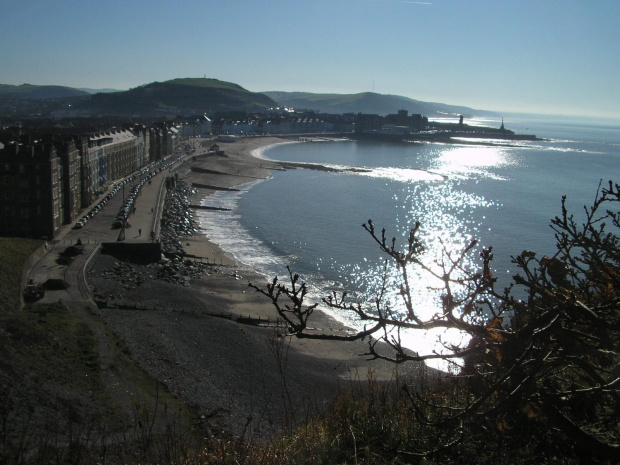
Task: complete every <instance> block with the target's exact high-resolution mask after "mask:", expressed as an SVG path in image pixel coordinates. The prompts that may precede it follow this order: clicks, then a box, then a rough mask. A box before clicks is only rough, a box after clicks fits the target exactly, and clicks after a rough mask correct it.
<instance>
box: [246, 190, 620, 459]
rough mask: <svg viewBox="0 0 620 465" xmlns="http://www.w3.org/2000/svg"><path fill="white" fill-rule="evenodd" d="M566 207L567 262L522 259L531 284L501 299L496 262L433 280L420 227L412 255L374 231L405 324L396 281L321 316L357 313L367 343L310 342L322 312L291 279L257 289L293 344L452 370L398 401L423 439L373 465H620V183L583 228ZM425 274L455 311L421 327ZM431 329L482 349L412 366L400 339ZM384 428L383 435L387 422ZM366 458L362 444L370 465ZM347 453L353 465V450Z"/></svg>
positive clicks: (559, 236)
mask: <svg viewBox="0 0 620 465" xmlns="http://www.w3.org/2000/svg"><path fill="white" fill-rule="evenodd" d="M565 202H566V198H565V197H564V198H563V199H562V212H561V215H560V216H558V217H556V218H554V219H553V220H552V222H551V227H552V229H553V231H554V233H555V238H556V242H557V252H556V253H555V255H554V256H552V257H548V256H544V257H539V256H537V254H536V253H535V252H532V251H523V252H522V253H520V254H519V255H518V256H516V257H513V263H514V264H515V265H516V266H517V268H518V273H517V274H516V275H515V276H514V277H513V283H512V284H511V285H510V287H508V288H506V289H504V290H502V291H497V290H496V289H495V282H496V279H495V277H494V276H493V275H492V273H491V271H490V270H491V269H492V267H491V263H492V259H493V254H492V249H491V248H481V249H480V248H478V247H477V243H476V242H475V241H472V243H470V244H468V245H467V246H466V247H465V248H464V250H463V252H462V253H460V254H458V255H451V254H450V253H449V252H448V251H447V250H444V254H443V259H442V260H441V261H440V262H439V263H437V264H436V265H437V266H434V267H431V266H430V265H429V264H426V263H423V262H422V261H421V260H420V253H421V251H422V250H423V247H424V244H423V240H422V238H421V237H420V235H419V225H415V226H414V227H413V228H412V229H411V231H410V234H409V237H408V240H407V243H406V245H405V246H404V247H403V248H399V247H398V246H397V244H396V242H397V241H396V239H395V238H394V239H392V240H391V241H389V240H388V239H387V236H386V231H385V230H383V231H381V232H379V231H378V230H377V229H376V228H375V226H374V225H373V223H372V222H371V221H368V222H367V223H366V224H364V225H363V227H364V228H365V229H366V231H367V232H368V233H369V235H370V236H371V238H372V239H373V240H374V241H375V242H376V243H377V245H378V246H379V247H380V249H381V250H382V251H383V252H384V253H385V254H386V255H387V257H388V260H387V261H386V262H387V263H386V267H388V266H396V268H397V270H398V271H399V274H398V281H397V283H396V286H397V289H399V294H400V297H401V298H402V308H404V309H405V311H401V312H399V311H397V309H396V308H395V306H393V304H392V303H391V302H390V301H389V300H388V299H387V298H386V297H385V296H386V294H387V292H386V291H387V288H388V286H389V285H390V284H392V283H389V279H388V276H389V273H388V272H387V268H386V272H385V279H384V285H383V288H382V289H381V290H380V291H379V292H378V294H377V295H376V296H374V298H373V299H372V300H370V301H363V302H360V301H357V300H355V298H353V297H351V296H349V295H348V294H347V293H346V292H343V293H336V292H334V293H332V294H331V295H329V296H327V297H325V298H323V299H322V302H320V303H321V304H323V305H326V306H327V307H328V308H330V309H332V310H336V311H340V312H348V313H351V314H353V315H354V316H355V318H356V319H357V320H358V321H359V322H360V323H361V324H362V325H363V330H360V331H357V332H355V333H354V334H349V335H326V334H320V333H316V332H312V331H308V328H309V324H310V322H311V317H312V313H313V312H314V310H315V309H316V308H317V307H318V305H319V303H311V304H308V303H306V301H307V298H306V296H307V293H308V288H307V286H306V284H305V283H303V282H302V281H301V278H300V276H299V275H297V274H294V273H293V272H292V271H290V270H289V279H288V282H286V283H282V282H280V281H279V279H278V278H277V277H275V278H274V279H273V280H272V281H271V282H270V283H269V284H267V286H266V287H265V288H263V287H259V286H256V285H254V284H252V283H250V286H251V287H252V288H254V289H255V290H257V291H258V292H260V293H261V294H263V295H265V296H266V297H268V298H269V299H270V300H271V302H272V303H273V305H274V306H275V308H276V310H277V311H278V314H279V315H280V317H281V318H282V319H283V320H284V321H285V322H286V324H287V329H288V333H289V334H290V335H293V336H296V337H298V338H313V339H330V340H339V341H350V340H357V339H366V340H367V341H368V346H367V347H368V352H367V353H366V356H368V357H370V358H374V359H387V360H391V361H393V362H394V363H395V364H401V363H407V362H419V361H427V360H433V359H435V360H437V359H439V360H443V361H445V362H447V363H448V364H450V365H451V366H452V367H453V369H452V370H450V372H449V373H446V374H445V376H444V377H443V379H442V380H441V382H439V383H436V384H435V385H434V387H433V388H429V387H428V385H420V382H419V380H418V381H415V380H414V381H412V382H408V383H407V382H405V383H403V385H402V393H404V396H405V397H406V401H404V400H403V399H402V395H403V394H399V397H401V400H400V401H399V402H400V403H399V406H398V408H397V409H396V412H395V414H393V415H391V416H389V418H394V419H396V418H398V415H397V413H398V412H399V410H401V409H402V410H404V411H406V412H407V413H408V414H409V415H410V416H411V417H412V418H415V424H416V427H415V428H417V431H418V432H419V431H420V430H421V429H423V430H424V434H423V435H422V436H420V435H419V434H414V435H407V434H405V435H403V436H401V439H399V440H398V441H397V443H394V442H393V437H392V436H391V435H386V436H384V437H383V439H382V440H381V441H379V443H378V444H372V443H371V444H369V443H367V444H366V447H371V448H372V450H373V453H376V454H379V455H381V456H382V457H384V458H385V457H386V455H385V454H386V453H387V454H388V455H389V456H391V457H392V459H395V458H398V459H399V460H409V459H413V458H417V459H422V458H433V459H440V461H441V462H443V461H449V462H450V461H456V460H457V458H460V460H461V461H463V460H465V461H466V462H469V461H470V460H474V458H475V459H476V461H477V462H478V463H481V462H484V461H485V460H488V461H489V463H497V459H498V458H499V457H506V459H505V460H506V463H530V462H531V461H532V460H534V458H535V459H536V461H537V463H540V462H548V463H566V460H567V457H573V458H577V459H579V460H585V461H587V462H588V463H617V462H618V461H620V445H619V443H620V424H619V423H618V420H617V412H618V411H620V392H619V389H620V371H619V370H618V366H619V364H618V362H619V361H620V360H619V357H618V349H619V347H618V345H619V343H620V337H619V336H620V333H619V330H620V306H619V303H620V301H619V298H620V296H619V293H618V289H619V286H620V247H619V246H620V243H619V241H620V237H619V234H618V233H619V232H620V214H619V205H620V186H619V185H618V184H614V183H613V182H611V181H610V182H609V183H608V185H607V186H606V187H602V186H601V187H599V190H598V192H597V196H596V200H595V202H594V203H593V205H592V206H591V207H588V208H585V209H584V213H585V219H584V221H583V223H578V222H577V220H576V219H575V217H574V216H573V215H571V214H569V213H568V211H567V209H566V203H565ZM468 254H476V255H477V258H478V263H479V265H478V267H477V269H473V270H470V269H466V268H465V266H464V263H465V260H464V257H466V256H467V255H468ZM413 267H417V268H420V269H422V270H423V271H424V272H425V273H430V274H432V275H433V276H435V277H436V278H437V279H438V280H440V282H442V283H443V289H442V290H441V307H442V308H441V310H440V311H439V312H437V313H436V314H435V315H433V316H432V317H430V318H428V319H423V318H421V317H420V315H419V313H418V312H417V311H416V308H415V305H414V304H413V300H412V297H411V296H412V289H413V286H415V283H414V282H412V280H411V276H412V273H411V271H412V268H413ZM310 326H311V325H310ZM360 327H361V326H360ZM432 328H445V329H453V330H458V331H460V332H462V333H464V334H467V335H468V336H469V343H468V345H466V346H458V345H448V344H444V349H445V351H443V352H441V353H438V352H436V351H431V352H428V353H417V352H411V351H408V350H407V349H406V348H405V347H404V346H403V344H402V342H401V338H400V335H401V331H404V330H407V331H427V330H429V329H432ZM386 348H387V349H389V353H388V352H386ZM367 402H370V400H367ZM372 418H375V419H376V420H375V421H376V423H377V427H378V425H379V423H380V420H379V418H382V417H381V416H380V415H372ZM350 421H351V424H350V426H351V428H352V430H351V435H354V429H355V428H356V427H358V426H359V425H355V423H354V420H353V417H352V418H351V419H350ZM356 437H359V435H357V436H356ZM390 437H392V439H390ZM332 439H333V440H335V439H336V438H332ZM359 447H361V444H360V443H357V444H355V448H356V450H357V451H359ZM375 447H378V448H379V449H381V450H378V449H375ZM348 453H349V456H350V457H351V456H353V455H352V454H353V451H352V450H351V449H349V450H348ZM506 454H508V456H509V458H508V456H507V455H506ZM356 457H357V455H356ZM517 458H518V460H517ZM392 459H390V460H392ZM369 463H370V461H369ZM532 463H533V462H532Z"/></svg>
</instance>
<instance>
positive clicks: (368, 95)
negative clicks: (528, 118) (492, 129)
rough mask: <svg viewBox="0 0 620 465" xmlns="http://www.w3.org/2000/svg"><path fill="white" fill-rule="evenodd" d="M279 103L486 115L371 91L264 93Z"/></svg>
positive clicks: (350, 110) (346, 109) (325, 108)
mask: <svg viewBox="0 0 620 465" xmlns="http://www.w3.org/2000/svg"><path fill="white" fill-rule="evenodd" d="M264 94H265V95H268V96H269V97H271V98H273V99H274V100H275V101H277V102H278V103H280V104H281V105H286V106H291V107H294V108H310V109H319V110H320V111H323V112H326V113H358V112H362V113H376V114H380V115H386V114H392V113H396V112H397V111H398V110H401V109H405V110H408V111H409V113H412V114H413V113H419V114H422V115H424V116H437V115H440V114H444V113H452V114H463V115H465V116H468V115H474V114H480V115H482V114H488V113H489V112H484V111H479V110H474V109H472V108H467V107H460V106H454V105H446V104H443V103H432V102H422V101H419V100H413V99H410V98H408V97H403V96H400V95H384V94H377V93H374V92H362V93H359V94H313V93H308V92H264Z"/></svg>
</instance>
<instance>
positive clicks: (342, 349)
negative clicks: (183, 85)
mask: <svg viewBox="0 0 620 465" xmlns="http://www.w3.org/2000/svg"><path fill="white" fill-rule="evenodd" d="M193 142H194V143H195V144H197V146H198V148H197V150H196V151H195V153H194V154H193V155H190V156H188V157H186V160H185V162H184V163H182V164H181V165H180V166H179V167H178V169H177V170H176V172H177V173H178V178H179V180H181V181H184V182H187V183H189V184H192V183H195V184H199V185H203V186H211V187H210V188H198V190H197V192H196V194H194V195H193V196H192V198H191V199H190V204H192V205H207V206H208V205H209V197H210V196H211V195H212V194H213V193H215V192H217V190H218V188H221V189H234V188H235V187H236V186H239V185H241V184H244V183H247V182H249V181H254V180H257V179H267V178H268V176H269V172H270V171H271V170H275V169H284V168H283V167H282V166H281V165H280V164H279V163H278V162H276V161H271V160H267V159H262V158H257V157H254V156H252V151H255V150H259V149H261V148H264V147H266V146H269V145H273V144H275V143H285V142H287V141H285V140H282V139H279V138H274V137H264V138H263V137H261V138H247V139H239V140H238V141H237V142H234V143H222V144H220V149H221V150H224V155H223V156H222V155H215V154H212V155H207V156H199V155H202V149H204V152H206V150H207V149H208V146H209V145H211V144H212V143H213V141H209V140H207V141H206V143H205V144H204V145H205V146H204V147H200V140H194V141H193ZM194 156H195V157H196V158H195V159H194ZM192 168H201V170H192ZM290 168H293V167H290ZM206 169H208V172H205V170H206ZM182 241H183V242H182V244H183V248H184V251H185V252H186V253H187V254H189V255H192V256H194V257H199V258H192V259H193V260H196V261H202V262H203V263H204V262H207V263H208V264H209V265H208V267H209V272H207V273H205V274H204V275H203V276H202V277H200V278H198V279H191V282H190V283H189V285H188V286H186V287H184V286H180V285H178V284H174V285H173V284H170V283H166V282H162V281H161V280H159V279H154V278H153V275H154V274H155V272H154V271H153V269H152V268H150V269H143V270H142V271H140V272H141V273H143V275H144V276H145V279H144V282H143V284H141V285H138V286H136V287H135V288H132V289H127V288H120V286H119V284H121V283H111V282H110V281H109V280H106V279H105V273H106V270H107V269H109V268H110V267H112V266H114V259H113V258H112V257H104V256H102V257H101V258H100V259H99V260H97V262H98V263H97V265H96V268H97V269H96V270H95V271H94V272H93V273H92V279H93V281H95V286H96V287H97V288H100V289H102V292H103V293H104V294H107V295H117V296H119V295H120V296H122V298H123V299H124V300H125V301H128V302H138V303H140V304H141V305H146V306H150V308H151V309H150V310H147V311H136V310H135V309H133V310H130V309H126V308H125V309H123V308H108V309H106V310H105V312H103V316H104V319H105V320H106V322H107V323H108V324H109V325H110V327H111V328H112V329H113V330H114V331H115V332H116V333H117V334H118V335H119V336H120V337H121V338H122V339H123V340H124V342H125V343H126V344H127V346H128V348H129V351H130V353H131V356H132V358H134V359H135V360H136V361H137V362H138V363H139V364H140V365H141V366H142V367H143V368H144V369H145V370H146V371H147V372H149V373H150V374H151V375H152V376H153V377H154V378H155V379H157V380H158V381H160V382H162V383H163V384H164V385H165V386H166V388H167V389H168V390H169V391H170V392H172V393H173V394H174V395H176V396H178V397H179V398H181V399H183V400H184V401H185V402H187V403H188V404H190V405H194V406H196V407H197V409H198V411H199V412H202V413H203V414H205V415H206V414H209V415H210V414H211V413H213V412H219V413H217V415H216V417H218V419H219V422H220V423H222V424H224V425H225V426H226V427H227V428H229V429H230V430H231V431H233V432H236V433H241V432H242V431H244V428H245V427H246V422H247V421H248V418H249V417H252V416H253V415H255V414H256V411H257V410H260V411H262V412H264V413H263V416H264V418H263V420H262V421H259V422H258V423H260V424H256V425H254V426H253V428H254V427H255V428H256V431H259V432H265V430H266V429H279V428H280V427H282V426H285V425H283V423H282V421H283V420H284V418H286V417H287V416H290V413H291V412H290V411H289V410H290V409H294V410H298V411H305V410H306V408H307V407H308V406H311V405H312V406H314V407H316V408H323V407H325V406H327V405H328V404H329V402H330V400H331V398H332V396H333V394H334V393H335V392H337V390H338V389H340V388H341V387H342V386H346V385H347V384H348V383H350V382H352V381H356V380H365V379H367V378H368V377H369V376H371V377H373V378H374V379H376V380H378V381H389V380H393V379H394V378H395V377H397V376H399V377H403V376H415V374H416V373H418V372H419V370H420V369H423V368H422V367H421V366H419V365H414V364H406V365H405V366H399V367H397V366H396V365H395V364H392V363H389V362H385V361H380V360H375V361H369V360H367V359H366V357H364V356H363V354H364V353H366V352H367V343H368V342H367V341H355V342H347V343H344V342H335V341H319V340H311V339H297V338H295V337H292V338H291V337H284V338H283V337H280V336H278V335H277V333H282V332H283V330H284V328H281V327H280V328H276V327H275V321H276V320H277V314H276V311H275V309H274V308H273V305H272V304H271V302H270V301H269V300H268V299H267V298H266V297H264V296H262V295H260V294H259V293H258V292H256V291H254V290H252V289H251V288H250V287H248V282H252V283H254V284H256V285H259V286H261V285H263V284H266V283H267V282H269V281H270V280H271V278H266V277H265V276H264V275H262V274H260V273H258V272H257V271H256V270H254V269H252V268H251V267H248V266H245V265H243V264H242V263H239V262H238V261H237V260H235V258H234V257H233V256H232V255H230V254H229V253H227V252H226V251H224V250H222V249H221V248H220V247H219V246H218V245H217V244H215V243H213V242H212V241H211V240H210V239H209V238H208V237H207V236H206V235H205V234H202V233H200V232H198V233H196V234H194V235H193V236H191V237H184V238H183V239H182ZM188 258H191V257H188ZM137 267H138V266H137V265H136V268H137ZM106 287H107V288H106ZM158 306H160V307H161V308H160V307H158ZM213 314H229V315H234V316H235V318H229V319H225V318H216V317H214V316H213ZM239 316H241V317H243V318H248V319H249V320H256V319H260V320H261V321H267V320H268V321H269V322H270V323H271V325H270V326H256V325H252V324H242V323H240V322H238V321H237V320H236V318H237V317H239ZM311 325H312V326H313V330H314V331H321V332H341V331H347V328H345V327H343V325H342V324H341V323H339V322H337V321H335V320H334V319H332V318H331V317H329V316H328V315H327V314H325V313H322V312H320V311H316V312H314V313H313V317H312V321H311ZM287 399H288V400H287ZM321 406H322V407H321ZM299 420H303V419H301V418H300V419H299ZM257 434H262V433H257Z"/></svg>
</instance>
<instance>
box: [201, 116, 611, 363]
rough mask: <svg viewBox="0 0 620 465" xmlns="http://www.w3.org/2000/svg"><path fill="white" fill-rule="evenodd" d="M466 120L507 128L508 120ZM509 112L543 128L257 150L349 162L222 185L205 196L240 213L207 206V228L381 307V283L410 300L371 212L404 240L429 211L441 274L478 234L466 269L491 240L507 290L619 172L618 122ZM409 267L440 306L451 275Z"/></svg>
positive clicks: (425, 232) (415, 345)
mask: <svg viewBox="0 0 620 465" xmlns="http://www.w3.org/2000/svg"><path fill="white" fill-rule="evenodd" d="M445 120H446V121H452V120H451V119H449V118H446V119H445ZM454 121H456V120H454ZM465 122H466V123H468V124H472V125H477V126H491V127H499V126H500V124H501V123H502V119H500V118H479V119H472V120H469V121H468V120H465ZM503 122H504V125H505V127H506V128H507V129H511V130H513V131H515V133H517V134H535V135H536V136H537V137H538V138H540V139H541V140H535V141H515V142H506V141H488V140H487V141H485V140H480V141H478V142H479V143H480V144H479V145H470V144H458V143H456V144H437V143H403V144H395V143H383V142H371V141H350V140H346V141H323V142H303V143H284V144H277V145H274V146H271V147H267V148H263V149H260V150H258V151H256V152H255V153H254V154H253V155H254V156H257V157H262V158H265V159H269V160H281V161H295V162H304V163H316V164H318V165H327V166H334V167H338V168H342V171H340V172H327V171H320V170H312V169H290V170H286V171H273V172H271V174H270V176H269V178H268V179H266V180H258V181H254V182H252V183H248V184H245V185H242V186H240V191H239V192H218V193H216V194H215V195H213V196H211V197H209V198H208V199H206V200H205V204H206V205H209V206H217V207H224V208H228V209H230V211H227V212H222V211H209V210H201V211H200V212H199V213H198V214H199V221H200V224H201V227H202V232H204V233H205V234H206V235H207V236H208V237H209V238H210V239H211V240H212V241H214V242H215V243H217V244H218V245H220V246H221V247H222V248H223V249H224V250H225V251H227V252H228V253H230V254H232V255H233V256H234V257H235V258H236V259H237V260H239V261H241V262H243V263H244V264H247V265H250V266H252V267H253V268H255V269H256V270H258V271H260V272H261V273H263V274H264V276H265V283H266V282H267V280H268V279H269V280H270V279H272V278H273V277H274V276H278V277H279V279H280V280H282V281H286V280H287V278H288V272H287V269H286V267H287V266H288V267H290V269H291V270H292V271H293V272H295V273H298V274H300V276H301V278H302V280H303V281H304V282H306V283H307V284H308V286H309V288H310V290H311V297H312V298H313V299H315V300H316V301H319V300H320V298H321V297H323V296H326V295H329V294H331V293H332V292H342V291H345V290H346V291H347V292H348V293H349V295H350V296H351V297H350V298H352V299H354V300H356V301H359V302H365V303H367V304H368V305H369V307H368V308H369V311H372V305H373V303H374V300H375V298H376V296H377V295H378V293H379V292H381V289H382V288H383V287H384V284H383V283H387V284H385V287H387V289H386V290H385V292H384V297H383V299H384V301H385V302H387V303H389V304H390V306H391V307H392V308H395V309H399V308H401V309H402V308H403V306H402V301H401V297H400V296H399V293H398V288H397V285H396V284H395V282H396V278H397V273H398V271H397V270H396V269H395V268H394V267H388V268H387V270H386V258H387V257H386V256H385V254H383V253H382V252H381V251H380V249H379V247H378V244H377V243H376V242H375V241H374V240H373V239H372V237H371V236H370V235H369V233H368V232H367V231H366V230H365V229H364V228H363V227H362V224H364V223H367V222H368V220H371V221H372V222H373V224H374V225H375V228H376V229H377V231H379V232H380V231H381V230H382V229H385V231H386V237H387V238H388V240H389V241H390V243H391V240H392V238H395V240H396V245H397V247H403V248H404V247H405V246H406V240H407V237H408V235H409V231H410V230H411V227H412V226H413V225H415V224H416V222H419V224H420V229H419V235H420V238H421V239H422V241H423V244H424V251H423V252H422V254H421V256H420V258H421V260H422V261H423V263H425V265H427V266H428V267H429V268H430V269H431V270H433V271H435V272H440V271H441V266H442V265H441V264H442V263H444V264H446V263H449V261H450V260H451V259H453V258H455V257H457V256H459V255H460V254H461V252H462V251H463V250H464V248H465V247H466V246H467V245H469V244H470V243H471V242H472V241H473V240H475V241H477V245H476V247H475V248H474V249H473V250H472V251H471V253H469V254H468V255H467V256H466V257H465V259H464V260H463V264H464V266H465V268H466V269H468V270H476V269H479V268H480V259H479V252H480V250H481V248H482V247H487V248H488V247H493V256H494V260H493V262H492V272H493V274H494V276H495V277H496V278H497V284H496V289H498V288H499V289H502V288H504V287H506V286H508V285H509V284H510V283H511V282H512V278H513V276H514V275H515V274H516V273H517V271H518V270H517V268H516V266H515V265H514V264H513V262H512V257H514V256H517V255H519V254H520V253H521V252H522V251H524V250H527V251H532V252H535V253H536V254H537V256H538V257H542V256H544V255H549V256H551V255H553V254H554V253H555V252H556V248H555V237H554V231H553V230H552V228H551V220H552V219H553V218H554V217H556V216H559V215H561V200H562V196H566V198H567V206H568V209H569V211H570V212H572V213H574V214H575V217H576V218H578V219H580V218H583V214H584V206H588V205H592V202H593V201H594V199H595V197H596V194H597V190H598V189H599V185H600V183H601V182H602V183H603V184H606V183H607V182H608V181H609V180H614V181H615V182H620V122H619V121H613V120H610V121H606V120H594V119H586V118H577V117H574V118H569V117H548V116H536V115H514V116H511V117H505V118H504V120H503ZM488 143H491V144H492V145H487V144H488ZM408 272H409V273H410V276H411V282H412V283H413V286H412V287H413V291H412V293H413V297H414V302H415V308H416V311H417V312H418V313H419V315H421V316H422V317H423V318H432V316H433V315H434V314H437V313H438V312H440V309H441V304H440V293H439V292H438V291H437V289H438V288H439V287H441V282H440V281H439V280H438V279H437V278H436V277H434V276H433V274H432V273H429V272H428V271H424V270H420V269H417V268H413V267H412V269H411V270H408ZM384 275H385V276H387V280H384V278H383V277H384ZM259 284H260V283H259ZM516 292H519V290H518V289H517V290H516ZM323 308H324V307H323ZM326 311H328V310H326ZM328 313H330V315H331V316H333V317H334V318H336V319H337V320H339V321H340V322H341V323H343V324H345V325H348V326H350V327H353V328H358V329H359V328H361V327H362V325H361V324H360V322H358V321H357V320H356V319H355V318H353V317H352V315H348V314H345V313H342V312H333V311H332V312H329V311H328ZM398 336H399V337H401V338H402V340H403V344H404V345H405V346H407V347H408V348H410V349H411V350H414V351H417V352H419V353H421V354H422V353H429V352H432V351H437V352H442V351H444V350H445V349H444V345H445V344H465V343H467V337H466V336H464V335H462V334H459V333H457V332H447V333H446V332H442V331H433V332H425V333H424V334H419V332H418V333H416V332H410V333H403V334H400V335H398ZM437 366H438V367H439V368H445V366H441V365H440V364H437Z"/></svg>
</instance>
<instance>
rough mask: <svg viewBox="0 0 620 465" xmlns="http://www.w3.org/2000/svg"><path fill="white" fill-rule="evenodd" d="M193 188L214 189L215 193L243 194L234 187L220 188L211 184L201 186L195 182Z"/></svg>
mask: <svg viewBox="0 0 620 465" xmlns="http://www.w3.org/2000/svg"><path fill="white" fill-rule="evenodd" d="M192 187H195V188H197V189H212V190H215V191H231V192H241V191H240V189H235V188H234V187H219V186H212V185H210V184H199V183H197V182H193V183H192Z"/></svg>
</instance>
